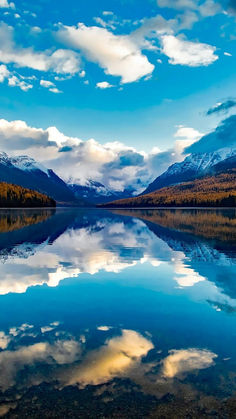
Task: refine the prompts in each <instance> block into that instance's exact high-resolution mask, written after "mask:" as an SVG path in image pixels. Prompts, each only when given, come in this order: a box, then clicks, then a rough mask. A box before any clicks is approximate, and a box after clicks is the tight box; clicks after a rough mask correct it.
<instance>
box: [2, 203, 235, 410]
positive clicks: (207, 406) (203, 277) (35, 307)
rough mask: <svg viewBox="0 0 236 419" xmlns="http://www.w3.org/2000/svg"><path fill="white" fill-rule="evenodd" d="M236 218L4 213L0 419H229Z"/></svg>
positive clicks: (221, 213)
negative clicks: (23, 418)
mask: <svg viewBox="0 0 236 419" xmlns="http://www.w3.org/2000/svg"><path fill="white" fill-rule="evenodd" d="M235 219H236V218H235V211H234V210H217V211H215V210H207V211H205V210H199V209H198V210H193V211H190V210H152V211H151V210H148V211H146V210H145V211H140V210H137V211H136V210H132V211H129V210H125V211H124V210H123V211H122V212H120V211H113V212H108V211H106V210H100V211H98V210H90V211H87V212H86V211H84V210H79V211H78V210H75V209H72V210H70V209H67V210H63V209H60V210H53V211H50V210H48V209H47V210H45V211H44V210H39V211H36V210H32V211H26V210H24V211H22V212H21V211H19V210H18V211H11V212H7V211H4V212H2V213H1V214H0V227H1V229H0V294H1V296H0V300H1V305H0V329H1V331H0V396H1V397H0V415H1V416H5V417H19V418H22V417H26V416H27V415H28V416H29V415H30V417H44V416H45V417H55V416H57V417H66V416H68V413H69V412H70V413H69V414H70V415H71V416H72V417H109V418H110V417H134V418H137V417H164V418H165V417H166V418H167V417H168V418H169V417H170V418H171V417H186V418H187V417H190V418H192V417H208V416H209V417H210V416H212V415H217V414H218V412H221V413H220V414H222V416H219V417H232V412H233V411H234V406H235V399H234V398H233V392H234V391H235V384H234V379H235V346H234V339H235V332H234V331H235V312H236V308H235V307H236V304H235V297H236V287H235V277H236V268H235V266H236V264H235V256H236V249H235V243H236V224H235ZM36 286H37V287H36ZM186 400H187V401H188V403H187V405H186ZM175 409H176V410H175ZM189 409H190V410H189ZM98 412H100V413H99V415H100V416H99V415H98ZM180 412H181V413H180ZM189 412H190V413H191V412H192V413H191V414H190V413H189ZM176 415H177V416H176Z"/></svg>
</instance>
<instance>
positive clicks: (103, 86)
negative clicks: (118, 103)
mask: <svg viewBox="0 0 236 419" xmlns="http://www.w3.org/2000/svg"><path fill="white" fill-rule="evenodd" d="M96 86H97V87H98V88H99V89H109V87H113V86H112V84H110V83H108V82H107V81H101V82H99V83H97V84H96Z"/></svg>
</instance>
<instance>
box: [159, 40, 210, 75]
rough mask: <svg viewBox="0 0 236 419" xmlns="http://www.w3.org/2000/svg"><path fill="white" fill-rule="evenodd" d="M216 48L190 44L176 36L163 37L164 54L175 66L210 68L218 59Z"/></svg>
mask: <svg viewBox="0 0 236 419" xmlns="http://www.w3.org/2000/svg"><path fill="white" fill-rule="evenodd" d="M215 50H216V48H215V47H214V46H211V45H208V44H202V43H200V42H190V41H187V40H185V39H183V38H180V37H176V36H174V35H164V36H162V52H163V54H165V55H166V56H167V57H169V63H170V64H173V65H177V64H180V65H187V66H189V67H200V66H208V65H210V64H212V63H213V62H214V61H216V60H217V59H218V56H217V55H215Z"/></svg>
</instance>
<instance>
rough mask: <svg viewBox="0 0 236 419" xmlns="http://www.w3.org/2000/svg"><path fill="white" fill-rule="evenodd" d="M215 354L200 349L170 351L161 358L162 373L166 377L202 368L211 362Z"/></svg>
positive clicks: (208, 365)
mask: <svg viewBox="0 0 236 419" xmlns="http://www.w3.org/2000/svg"><path fill="white" fill-rule="evenodd" d="M216 357H217V355H216V354H214V353H213V352H210V351H206V350H200V349H180V350H172V351H170V355H168V356H167V357H166V358H165V359H164V360H163V370H162V374H163V376H164V377H166V378H173V377H176V376H178V375H182V374H183V373H188V372H191V371H194V370H202V369H204V368H208V367H210V366H211V365H212V364H213V359H214V358H216Z"/></svg>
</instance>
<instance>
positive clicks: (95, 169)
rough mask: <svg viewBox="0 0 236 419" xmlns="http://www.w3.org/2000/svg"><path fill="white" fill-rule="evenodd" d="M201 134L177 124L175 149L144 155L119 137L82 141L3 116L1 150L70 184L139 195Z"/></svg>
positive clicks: (0, 138) (155, 150) (179, 159)
mask: <svg viewBox="0 0 236 419" xmlns="http://www.w3.org/2000/svg"><path fill="white" fill-rule="evenodd" d="M45 82H46V85H47V86H48V87H50V86H51V84H50V82H49V84H48V81H46V80H45V81H44V82H43V84H45ZM50 88H53V87H50ZM199 134H200V133H198V131H196V130H193V129H191V128H188V127H182V128H180V127H179V128H178V132H177V134H175V142H174V145H173V147H172V148H170V149H169V150H166V151H162V150H160V149H158V148H157V147H155V148H153V150H151V152H150V153H146V152H144V151H141V150H140V151H139V150H136V149H135V148H134V147H129V146H126V145H124V144H122V143H120V142H117V141H113V142H107V143H105V144H100V143H99V142H98V141H96V140H94V139H89V140H87V141H83V140H82V139H80V138H78V137H69V136H66V135H64V134H63V133H61V132H60V131H59V130H58V129H57V128H56V127H49V128H47V129H46V130H43V129H41V128H34V127H30V126H28V125H27V124H26V123H25V122H24V121H11V122H9V121H6V120H3V119H2V120H0V150H4V151H5V152H7V153H9V154H10V155H11V156H18V155H19V154H26V155H28V156H30V157H32V158H34V159H36V160H37V161H39V162H40V163H43V165H44V166H46V167H47V168H50V169H53V170H54V171H55V172H57V173H58V174H59V176H61V177H62V178H63V179H65V180H66V181H70V182H71V183H79V184H81V185H86V184H87V183H88V182H89V180H91V179H92V180H95V181H98V182H101V183H102V184H103V185H105V187H106V188H108V189H112V190H116V191H123V190H124V189H127V188H128V189H129V190H130V193H140V192H142V191H143V190H144V189H145V188H146V186H147V185H148V184H149V183H150V182H151V181H152V180H153V179H154V178H155V177H156V176H158V175H159V174H161V173H162V172H163V171H165V170H166V169H167V168H168V166H169V165H170V164H173V163H174V162H176V161H181V160H183V158H184V155H183V150H184V149H185V148H186V147H187V146H188V145H190V144H191V143H192V142H193V141H194V140H195V139H196V138H197V137H198V136H199ZM198 138H199V137H198Z"/></svg>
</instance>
